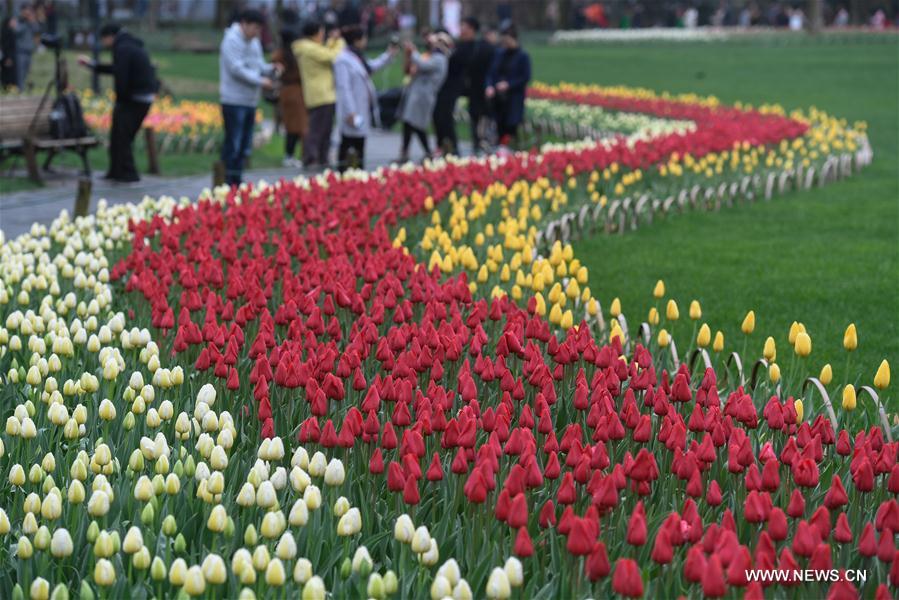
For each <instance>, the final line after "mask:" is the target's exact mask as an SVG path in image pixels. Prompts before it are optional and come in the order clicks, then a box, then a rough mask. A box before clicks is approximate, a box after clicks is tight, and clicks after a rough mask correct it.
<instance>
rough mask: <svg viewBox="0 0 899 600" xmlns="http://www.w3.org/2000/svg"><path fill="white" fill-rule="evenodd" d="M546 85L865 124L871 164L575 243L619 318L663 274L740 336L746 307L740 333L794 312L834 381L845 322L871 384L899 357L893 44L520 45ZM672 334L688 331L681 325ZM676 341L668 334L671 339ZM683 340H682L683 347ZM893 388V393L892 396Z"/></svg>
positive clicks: (782, 331)
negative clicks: (775, 108)
mask: <svg viewBox="0 0 899 600" xmlns="http://www.w3.org/2000/svg"><path fill="white" fill-rule="evenodd" d="M532 56H533V59H534V73H535V76H536V77H537V78H539V79H542V80H545V81H563V80H566V81H584V82H598V83H603V84H627V85H638V86H645V87H649V88H653V89H656V90H669V91H672V92H691V91H692V92H697V93H701V94H713V95H716V96H718V97H719V98H721V99H722V100H724V101H725V102H734V101H737V100H742V101H747V102H751V103H754V104H757V103H762V102H779V103H781V104H783V105H784V106H786V107H787V108H796V107H809V106H817V107H820V108H822V109H824V110H827V111H828V112H830V113H832V114H834V115H837V116H840V117H845V118H847V119H850V120H865V121H867V122H868V126H869V135H870V139H871V143H872V145H873V148H874V153H875V160H874V163H873V164H872V165H871V166H869V167H868V168H867V169H865V170H864V171H863V172H861V173H860V174H856V175H855V176H853V177H852V178H850V179H849V180H846V181H842V182H839V183H836V184H833V185H830V186H828V187H826V188H824V189H816V190H814V191H810V192H795V193H791V194H788V195H784V196H779V197H776V198H775V199H774V200H773V201H772V202H770V203H764V202H763V203H757V204H754V205H750V206H741V207H738V208H733V209H726V210H722V211H721V212H719V213H694V214H687V215H683V216H679V217H673V218H671V219H670V220H668V221H656V222H655V223H653V225H652V226H647V227H643V228H641V229H640V230H639V231H637V232H633V233H628V234H627V235H625V236H596V237H594V238H592V239H587V240H583V241H581V242H579V243H577V244H576V245H575V255H576V256H578V257H579V258H580V259H581V260H582V261H583V262H584V264H586V265H587V266H588V267H589V270H590V278H591V289H592V290H593V291H594V293H596V294H597V295H598V296H599V297H600V298H601V299H603V300H604V301H605V302H606V303H608V301H609V300H610V299H611V298H613V297H615V296H618V297H620V298H621V301H622V304H623V307H624V310H625V314H627V315H630V316H631V320H632V321H633V320H634V319H637V318H639V319H641V320H642V319H645V317H646V313H647V311H648V310H649V307H650V306H652V305H653V298H652V289H653V286H654V284H655V282H656V280H657V279H660V278H661V279H664V280H665V282H666V284H667V287H668V291H669V293H670V294H672V295H673V296H674V297H675V298H676V299H677V300H678V302H679V304H680V306H681V314H682V315H686V308H687V305H688V304H689V301H690V300H691V299H693V298H697V299H699V300H700V301H701V302H702V306H703V318H704V319H705V320H707V321H708V322H709V324H710V326H711V327H712V328H713V331H714V329H715V328H720V329H722V330H723V331H724V332H725V338H726V342H727V345H728V347H729V348H731V349H737V350H739V349H740V348H741V346H742V344H743V339H742V338H743V336H742V334H741V333H740V329H739V327H740V322H741V321H742V319H743V316H744V315H745V314H746V311H747V310H749V309H755V311H756V315H757V323H758V325H757V328H756V332H755V334H754V335H753V336H752V338H751V343H752V345H753V346H755V347H757V348H758V351H759V353H760V352H761V347H762V344H763V342H764V339H765V336H766V335H774V336H775V339H776V340H777V341H778V345H779V353H780V356H784V355H785V354H786V353H787V352H788V351H789V348H788V346H787V340H786V335H787V330H788V328H789V326H790V323H791V322H792V321H794V320H798V321H801V322H803V323H804V324H805V325H806V327H807V328H808V330H809V333H810V334H811V336H812V340H813V353H812V356H811V359H810V360H811V364H812V365H814V369H815V370H817V369H818V368H820V366H821V365H822V364H823V363H825V362H832V363H833V366H834V375H835V380H836V381H842V377H843V374H844V372H845V367H844V365H845V361H846V356H845V353H844V352H843V350H842V346H841V344H842V335H843V330H844V328H845V327H846V325H847V324H848V323H849V322H855V323H856V325H857V327H858V331H859V348H858V350H857V351H856V353H855V354H856V356H854V357H853V359H852V360H853V363H854V366H853V369H852V370H853V371H854V372H862V373H865V374H866V377H865V378H864V379H865V380H866V383H870V381H871V378H873V375H874V371H875V370H876V368H877V365H878V364H879V363H880V361H881V359H883V358H888V359H889V360H890V363H891V364H892V366H893V369H894V371H895V369H896V368H897V365H899V169H897V164H899V163H897V161H899V156H897V147H899V143H897V142H899V111H897V106H899V86H897V77H899V51H897V46H896V45H895V44H884V43H882V42H881V43H876V44H870V45H867V44H861V43H857V44H847V45H833V44H815V43H807V44H802V45H799V46H793V47H789V48H784V47H776V46H770V45H765V44H746V43H744V44H740V45H724V44H695V45H693V44H690V45H684V44H679V45H665V46H661V47H651V46H646V45H641V46H627V45H602V46H565V47H542V48H535V49H533V50H532ZM681 328H682V330H683V331H681V332H679V333H680V337H681V338H684V337H686V336H688V335H689V334H690V332H691V331H692V328H691V326H690V324H689V323H681ZM676 338H677V335H676ZM685 342H686V340H684V341H683V342H682V343H685ZM893 397H894V398H895V395H893Z"/></svg>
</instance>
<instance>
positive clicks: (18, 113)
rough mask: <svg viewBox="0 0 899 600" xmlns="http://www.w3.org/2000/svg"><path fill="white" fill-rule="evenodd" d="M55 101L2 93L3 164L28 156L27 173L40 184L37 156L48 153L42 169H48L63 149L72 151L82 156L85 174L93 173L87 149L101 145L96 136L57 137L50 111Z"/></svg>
mask: <svg viewBox="0 0 899 600" xmlns="http://www.w3.org/2000/svg"><path fill="white" fill-rule="evenodd" d="M52 108H53V100H52V99H51V98H49V97H48V98H47V99H46V101H44V102H43V104H41V97H40V96H0V163H2V162H3V161H4V160H6V159H7V158H9V157H11V156H15V155H18V154H21V155H22V156H24V158H25V165H26V167H27V168H28V176H29V177H30V178H31V179H32V180H33V181H35V182H37V183H40V181H41V171H40V169H39V168H38V164H37V155H38V153H40V152H45V153H46V154H47V158H46V159H45V160H44V165H43V168H44V170H45V171H46V170H48V169H49V168H50V163H51V162H52V161H53V158H54V157H55V156H56V155H57V154H58V153H60V152H64V151H70V152H74V153H76V154H77V155H78V156H79V157H80V158H81V164H82V166H83V172H84V175H86V176H90V173H91V168H90V162H89V160H88V156H87V153H88V150H90V149H91V148H93V147H94V146H96V145H98V144H99V141H98V140H97V138H96V137H94V136H93V135H88V136H85V137H78V138H68V139H56V138H53V137H52V136H51V135H50V112H51V110H52Z"/></svg>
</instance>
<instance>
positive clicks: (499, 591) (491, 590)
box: [486, 567, 512, 600]
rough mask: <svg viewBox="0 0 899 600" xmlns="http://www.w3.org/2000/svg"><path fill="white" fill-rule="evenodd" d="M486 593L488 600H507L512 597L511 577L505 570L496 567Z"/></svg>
mask: <svg viewBox="0 0 899 600" xmlns="http://www.w3.org/2000/svg"><path fill="white" fill-rule="evenodd" d="M486 592H487V597H488V598H496V599H498V600H505V598H508V597H509V596H511V595H512V587H511V585H510V584H509V577H508V575H506V572H505V571H504V570H503V569H501V568H499V567H496V568H494V569H493V571H492V572H491V573H490V578H489V579H488V580H487V590H486Z"/></svg>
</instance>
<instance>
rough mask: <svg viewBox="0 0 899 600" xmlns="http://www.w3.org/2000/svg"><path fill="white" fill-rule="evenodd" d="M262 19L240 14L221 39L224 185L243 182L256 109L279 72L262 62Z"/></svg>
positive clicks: (255, 14)
mask: <svg viewBox="0 0 899 600" xmlns="http://www.w3.org/2000/svg"><path fill="white" fill-rule="evenodd" d="M263 19H264V17H263V16H262V13H260V12H259V11H257V10H253V9H247V10H245V11H243V12H242V13H240V16H239V17H238V19H237V21H236V22H234V23H232V24H231V25H230V26H229V27H228V28H227V29H226V30H225V35H224V36H223V38H222V45H221V49H220V54H219V96H220V98H221V103H222V120H223V121H224V126H225V140H224V143H223V144H222V162H223V163H225V182H226V183H227V184H229V185H239V184H240V182H241V180H242V178H243V165H244V159H245V157H246V156H247V154H248V153H249V152H250V150H251V148H252V145H253V129H254V126H255V124H256V106H257V104H259V95H260V91H261V89H262V88H266V89H268V88H271V87H272V79H271V78H272V77H273V76H274V75H277V74H278V73H279V71H280V69H278V68H277V67H275V66H273V65H270V64H268V63H266V62H265V59H264V58H263V55H262V44H261V43H260V42H259V33H260V32H261V31H262V23H263Z"/></svg>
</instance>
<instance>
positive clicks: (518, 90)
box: [484, 24, 531, 147]
mask: <svg viewBox="0 0 899 600" xmlns="http://www.w3.org/2000/svg"><path fill="white" fill-rule="evenodd" d="M500 40H501V47H500V48H499V49H498V50H497V51H496V54H495V55H494V58H493V64H492V65H490V71H489V72H488V73H487V79H486V85H487V87H486V89H485V90H484V94H485V96H486V97H487V98H488V99H492V100H493V102H494V106H495V111H496V128H497V133H498V135H499V144H500V146H503V147H508V146H510V145H512V144H513V143H514V142H515V140H516V137H517V135H518V126H519V125H520V124H521V122H522V120H524V97H525V93H526V92H527V87H528V82H529V81H530V80H531V57H530V56H528V53H527V52H525V51H524V50H522V49H521V45H520V44H519V43H518V31H517V30H516V29H515V26H514V25H511V24H510V25H507V26H506V27H504V28H503V30H502V31H501V33H500Z"/></svg>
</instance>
